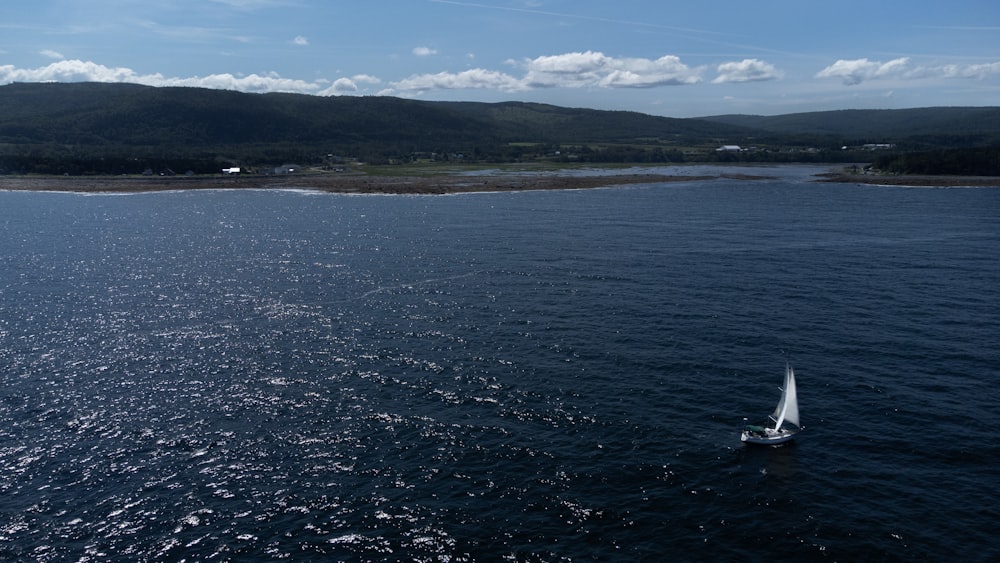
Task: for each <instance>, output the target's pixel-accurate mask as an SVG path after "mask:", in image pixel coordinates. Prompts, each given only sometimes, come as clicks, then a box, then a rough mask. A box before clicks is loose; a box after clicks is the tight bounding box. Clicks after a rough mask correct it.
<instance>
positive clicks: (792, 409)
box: [771, 364, 799, 430]
mask: <svg viewBox="0 0 1000 563" xmlns="http://www.w3.org/2000/svg"><path fill="white" fill-rule="evenodd" d="M771 418H773V419H774V429H775V430H780V429H781V425H782V424H784V423H785V422H786V421H787V422H790V423H791V424H794V425H795V426H799V399H798V396H797V395H796V393H795V372H794V371H793V370H792V366H790V365H787V364H786V365H785V387H784V388H783V389H782V390H781V400H780V401H778V406H777V407H776V408H775V409H774V414H772V415H771Z"/></svg>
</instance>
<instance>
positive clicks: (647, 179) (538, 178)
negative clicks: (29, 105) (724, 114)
mask: <svg viewBox="0 0 1000 563" xmlns="http://www.w3.org/2000/svg"><path fill="white" fill-rule="evenodd" d="M719 179H729V180H739V181H760V180H770V179H774V177H773V176H764V175H751V174H742V173H717V174H715V173H713V174H701V175H672V174H652V173H645V174H643V173H638V174H606V175H601V174H595V175H573V174H559V173H554V174H492V175H483V176H467V175H451V174H442V175H434V176H368V175H364V174H303V175H294V176H238V177H229V176H196V177H188V176H171V177H162V176H156V177H134V176H128V177H121V176H0V191H35V192H67V193H94V194H100V193H105V194H115V193H118V194H124V193H148V192H159V191H182V190H239V189H271V190H282V189H288V190H291V189H300V190H314V191H318V192H325V193H340V194H389V195H408V194H409V195H445V194H460V193H478V192H520V191H531V190H567V189H573V190H578V189H590V188H602V187H612V186H622V185H636V184H652V183H676V182H699V181H702V182H703V181H710V180H719ZM813 181H814V182H817V183H841V184H866V185H883V186H911V187H944V188H947V187H1000V178H998V177H994V176H989V177H981V176H979V177H977V176H916V175H914V176H905V175H904V176H865V175H861V174H846V173H843V172H834V171H830V172H825V173H819V174H815V175H814V176H813Z"/></svg>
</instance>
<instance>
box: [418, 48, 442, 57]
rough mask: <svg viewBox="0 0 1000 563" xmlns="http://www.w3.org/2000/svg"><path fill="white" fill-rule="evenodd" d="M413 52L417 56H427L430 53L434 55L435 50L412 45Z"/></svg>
mask: <svg viewBox="0 0 1000 563" xmlns="http://www.w3.org/2000/svg"><path fill="white" fill-rule="evenodd" d="M413 54H414V55H416V56H418V57H429V56H431V55H436V54H437V50H435V49H431V48H430V47H414V48H413Z"/></svg>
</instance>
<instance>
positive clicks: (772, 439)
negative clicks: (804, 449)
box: [740, 428, 799, 446]
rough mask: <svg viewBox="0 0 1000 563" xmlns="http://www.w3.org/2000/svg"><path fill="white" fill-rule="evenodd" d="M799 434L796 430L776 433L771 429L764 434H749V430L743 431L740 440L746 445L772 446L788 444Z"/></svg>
mask: <svg viewBox="0 0 1000 563" xmlns="http://www.w3.org/2000/svg"><path fill="white" fill-rule="evenodd" d="M798 433H799V432H798V431H797V430H785V429H782V430H779V431H777V432H775V431H774V429H772V428H768V429H767V431H766V432H764V433H760V432H751V431H749V430H744V431H743V434H742V435H741V436H740V440H742V441H743V442H745V443H747V444H763V445H765V446H769V445H774V444H784V443H785V442H789V441H791V440H792V438H795V435H796V434H798Z"/></svg>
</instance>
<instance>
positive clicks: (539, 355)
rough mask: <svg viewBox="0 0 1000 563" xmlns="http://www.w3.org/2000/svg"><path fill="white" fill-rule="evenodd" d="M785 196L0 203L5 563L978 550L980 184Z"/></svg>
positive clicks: (991, 339) (988, 389)
mask: <svg viewBox="0 0 1000 563" xmlns="http://www.w3.org/2000/svg"><path fill="white" fill-rule="evenodd" d="M788 170H790V171H786V172H784V173H782V175H781V176H782V177H780V178H778V179H775V180H769V181H742V182H734V181H728V180H719V181H711V182H700V183H675V184H658V185H643V186H634V187H618V188H613V189H603V190H582V191H555V192H530V193H508V194H470V195H458V196H430V197H404V196H377V197H376V196H373V197H364V196H341V195H318V194H310V193H308V192H272V191H254V192H246V191H216V192H175V193H154V194H139V195H130V196H110V195H108V196H82V195H75V194H53V193H0V255H2V256H3V259H4V266H3V268H2V270H0V370H2V371H0V377H2V386H0V558H4V559H36V560H42V561H57V560H86V561H93V560H103V559H106V558H111V559H122V560H179V559H188V560H247V559H282V558H289V559H293V560H298V559H303V558H307V559H308V558H326V559H330V560H336V559H340V560H356V559H363V560H395V559H403V560H418V561H471V560H500V559H504V558H507V559H510V560H540V561H541V560H544V561H569V560H577V561H579V560H591V559H597V560H613V559H618V560H660V559H662V558H664V557H666V556H674V558H677V557H681V558H686V559H700V560H741V559H750V560H765V559H769V560H770V559H779V560H780V559H785V560H809V559H828V560H831V561H833V560H838V561H851V560H926V559H929V560H944V559H952V558H954V557H960V558H961V559H964V560H983V561H985V560H996V558H997V557H998V556H1000V540H997V539H995V531H996V523H997V522H998V521H1000V509H998V508H997V506H996V503H995V502H994V501H993V500H992V495H993V494H994V493H992V492H991V491H996V490H997V488H998V487H1000V472H998V471H1000V470H998V469H997V466H998V462H1000V443H998V441H997V438H996V437H997V430H996V422H997V405H998V404H1000V392H998V391H997V385H996V382H997V376H998V372H1000V354H998V352H997V336H998V326H1000V260H998V259H997V257H998V256H1000V189H990V188H987V189H913V188H887V187H872V186H853V185H834V184H814V183H810V182H808V181H806V180H808V176H807V174H806V173H805V172H803V171H796V169H788ZM786 359H790V360H791V362H792V363H793V365H794V366H795V369H796V374H797V376H798V380H799V400H800V407H801V411H802V419H803V424H804V425H805V426H806V431H805V432H804V433H803V434H802V435H801V437H800V439H799V440H798V441H797V442H796V443H794V444H793V445H790V446H786V447H780V448H770V449H768V448H751V447H744V446H743V445H741V444H740V442H739V435H738V430H739V427H740V425H741V424H742V423H743V418H744V417H750V418H752V419H759V418H762V417H763V416H764V415H766V414H767V413H769V412H770V410H771V409H772V408H773V406H774V403H775V402H776V401H777V398H778V391H777V386H778V385H779V384H780V383H781V378H782V374H783V369H784V362H785V361H786Z"/></svg>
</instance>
